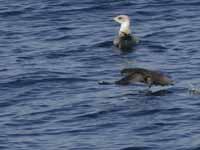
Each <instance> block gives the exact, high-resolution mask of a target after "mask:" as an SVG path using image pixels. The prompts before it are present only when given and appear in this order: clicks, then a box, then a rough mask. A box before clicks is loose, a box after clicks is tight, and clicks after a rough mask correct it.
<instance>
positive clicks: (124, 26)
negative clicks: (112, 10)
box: [114, 15, 131, 34]
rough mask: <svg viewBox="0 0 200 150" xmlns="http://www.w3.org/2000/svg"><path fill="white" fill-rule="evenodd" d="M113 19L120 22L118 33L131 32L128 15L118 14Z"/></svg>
mask: <svg viewBox="0 0 200 150" xmlns="http://www.w3.org/2000/svg"><path fill="white" fill-rule="evenodd" d="M114 20H115V21H116V22H118V23H120V24H121V27H120V30H119V34H120V33H125V34H131V29H130V19H129V16H127V15H119V16H116V17H114Z"/></svg>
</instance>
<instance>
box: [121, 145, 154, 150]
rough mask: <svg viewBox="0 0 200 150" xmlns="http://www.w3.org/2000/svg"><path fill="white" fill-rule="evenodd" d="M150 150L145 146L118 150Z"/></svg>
mask: <svg viewBox="0 0 200 150" xmlns="http://www.w3.org/2000/svg"><path fill="white" fill-rule="evenodd" d="M148 149H152V147H146V146H133V147H126V148H122V149H120V150H148Z"/></svg>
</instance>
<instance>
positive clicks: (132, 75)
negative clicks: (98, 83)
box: [115, 68, 173, 87]
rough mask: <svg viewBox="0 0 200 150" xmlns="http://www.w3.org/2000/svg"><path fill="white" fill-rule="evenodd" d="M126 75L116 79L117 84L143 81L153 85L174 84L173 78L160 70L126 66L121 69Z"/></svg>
mask: <svg viewBox="0 0 200 150" xmlns="http://www.w3.org/2000/svg"><path fill="white" fill-rule="evenodd" d="M121 74H122V75H124V76H125V77H123V78H122V79H120V80H118V81H116V82H115V83H116V84H120V85H128V84H130V83H136V82H141V83H145V84H147V85H148V86H149V87H151V86H152V85H160V86H165V85H173V80H172V79H170V78H169V77H168V76H166V75H164V74H162V73H161V72H159V71H153V70H147V69H143V68H126V69H123V70H122V71H121Z"/></svg>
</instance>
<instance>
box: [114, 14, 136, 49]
mask: <svg viewBox="0 0 200 150" xmlns="http://www.w3.org/2000/svg"><path fill="white" fill-rule="evenodd" d="M114 20H115V21H116V22H118V23H120V24H121V27H120V30H119V33H118V36H117V37H116V38H115V39H114V41H113V44H114V45H115V46H116V47H118V48H119V49H121V50H131V49H132V48H133V46H134V45H136V44H137V43H138V42H139V40H138V39H137V38H136V37H134V36H133V35H132V34H131V28H130V19H129V17H128V16H127V15H119V16H116V17H115V18H114Z"/></svg>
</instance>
